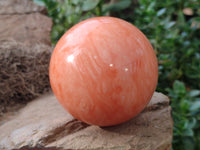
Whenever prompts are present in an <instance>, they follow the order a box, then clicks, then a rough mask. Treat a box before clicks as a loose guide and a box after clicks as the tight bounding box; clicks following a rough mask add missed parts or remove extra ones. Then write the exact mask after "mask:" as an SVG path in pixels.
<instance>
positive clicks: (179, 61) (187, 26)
mask: <svg viewBox="0 0 200 150" xmlns="http://www.w3.org/2000/svg"><path fill="white" fill-rule="evenodd" d="M34 2H36V3H37V4H40V5H44V6H46V7H47V10H48V15H49V16H50V17H51V18H52V19H53V22H54V26H53V29H52V34H51V39H52V43H53V44H55V43H56V42H57V41H58V39H59V38H60V37H61V36H62V35H63V34H64V32H65V31H66V30H68V29H69V28H70V27H72V26H73V25H74V24H76V23H78V22H80V21H82V20H85V19H87V18H90V17H95V16H105V15H110V16H114V17H119V18H122V19H124V20H127V21H129V22H131V23H132V24H134V25H135V26H137V27H138V28H139V29H140V30H141V31H142V32H143V33H144V34H145V35H146V36H147V37H148V39H149V40H150V42H151V43H152V45H153V47H154V49H155V52H156V54H157V58H158V62H159V81H158V86H157V91H160V92H163V93H165V94H167V95H168V96H169V97H170V98H171V106H172V109H173V111H172V114H173V119H174V132H173V150H199V149H200V90H199V89H200V2H199V0H165V1H161V0H118V1H116V0H59V1H56V0H34ZM185 8H187V9H188V8H189V10H190V11H191V12H192V14H188V13H186V12H185V13H184V9H185Z"/></svg>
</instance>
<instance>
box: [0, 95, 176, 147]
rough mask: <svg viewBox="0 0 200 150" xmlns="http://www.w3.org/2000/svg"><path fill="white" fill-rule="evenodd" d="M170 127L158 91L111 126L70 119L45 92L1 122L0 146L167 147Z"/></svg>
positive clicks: (165, 101) (165, 104) (167, 108)
mask: <svg viewBox="0 0 200 150" xmlns="http://www.w3.org/2000/svg"><path fill="white" fill-rule="evenodd" d="M172 128H173V121H172V117H171V107H170V106H169V99H168V97H166V96H165V95H163V94H161V93H157V92H155V93H154V95H153V97H152V99H151V101H150V103H149V104H148V106H147V107H146V108H145V110H144V111H143V112H142V113H140V114H139V115H138V116H137V117H135V118H133V119H131V120H129V121H127V122H125V123H123V124H120V125H116V126H112V127H98V126H93V125H87V124H85V123H83V122H81V121H78V120H76V119H74V118H73V117H72V116H71V115H70V114H69V113H67V112H66V111H65V110H64V109H63V108H62V107H61V105H60V104H59V103H58V101H57V100H56V98H55V96H54V95H53V94H48V95H45V96H42V97H40V98H38V99H36V100H34V101H32V102H30V103H29V104H28V105H27V106H26V107H24V108H23V109H21V110H20V111H19V112H17V113H16V114H15V115H14V116H13V117H12V118H10V119H9V120H7V121H4V122H3V123H2V125H1V126H0V133H1V134H0V149H2V150H4V149H5V150H6V149H23V148H26V149H29V148H39V149H43V148H53V149H81V150H85V149H88V150H103V149H104V150H110V149H111V150H112V149H113V150H141V149H142V150H170V148H171V142H172Z"/></svg>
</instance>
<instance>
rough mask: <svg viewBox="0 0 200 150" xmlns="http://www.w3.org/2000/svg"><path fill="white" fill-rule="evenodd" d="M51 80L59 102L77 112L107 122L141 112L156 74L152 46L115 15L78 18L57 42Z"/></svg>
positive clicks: (84, 117)
mask: <svg viewBox="0 0 200 150" xmlns="http://www.w3.org/2000/svg"><path fill="white" fill-rule="evenodd" d="M49 69H50V82H51V87H52V89H53V92H54V94H55V95H56V97H57V99H58V101H59V102H60V103H61V105H62V106H63V107H64V108H65V109H66V110H67V111H68V112H69V113H70V114H71V115H72V116H74V117H75V118H77V119H79V120H81V121H83V122H85V123H88V124H93V125H98V126H111V125H117V124H120V123H122V122H125V121H127V120H129V119H131V118H133V117H134V116H136V115H137V114H139V113H140V112H141V111H142V110H143V109H144V108H145V106H146V105H147V104H148V102H149V101H150V99H151V97H152V95H153V93H154V91H155V88H156V85H157V79H158V64H157V59H156V56H155V53H154V50H153V48H152V46H151V44H150V43H149V41H148V39H147V38H146V37H145V35H144V34H143V33H142V32H141V31H140V30H139V29H137V28H136V27H135V26H133V25H132V24H130V23H128V22H126V21H124V20H121V19H118V18H113V17H96V18H92V19H88V20H85V21H83V22H80V23H78V24H77V25H75V26H74V27H72V28H71V29H70V30H68V31H67V32H66V33H65V34H64V35H63V36H62V38H61V39H60V40H59V42H58V43H57V45H56V47H55V49H54V51H53V54H52V57H51V61H50V68H49Z"/></svg>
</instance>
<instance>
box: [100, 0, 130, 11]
mask: <svg viewBox="0 0 200 150" xmlns="http://www.w3.org/2000/svg"><path fill="white" fill-rule="evenodd" d="M131 2H132V1H131V0H120V1H119V2H116V3H113V4H112V3H109V4H105V5H104V6H103V11H104V12H107V11H120V10H123V9H126V8H128V7H129V6H130V5H131Z"/></svg>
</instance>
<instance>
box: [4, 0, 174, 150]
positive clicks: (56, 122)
mask: <svg viewBox="0 0 200 150" xmlns="http://www.w3.org/2000/svg"><path fill="white" fill-rule="evenodd" d="M45 14H46V9H45V8H44V7H40V6H37V5H35V4H34V3H33V2H31V1H30V0H6V1H5V0H0V20H1V21H0V34H1V36H0V54H1V55H0V59H1V58H2V55H4V54H5V53H4V52H3V51H5V50H6V51H8V50H10V51H11V53H15V54H16V55H15V56H17V54H18V53H17V52H18V51H19V50H20V51H21V52H22V54H24V55H20V61H21V62H20V63H22V60H23V61H24V60H25V58H26V57H29V55H30V56H34V57H36V56H37V57H36V59H37V60H40V59H41V57H40V55H41V51H38V52H39V53H38V55H32V53H31V54H29V53H26V49H27V51H31V52H33V51H35V49H36V48H35V45H39V46H37V49H38V48H39V49H42V48H43V51H45V50H46V52H47V56H48V55H49V54H50V52H51V50H50V49H51V45H50V43H51V41H50V31H51V26H52V21H51V19H50V18H48V17H47V16H45ZM5 41H6V42H7V41H9V42H11V43H12V44H9V42H7V43H5ZM13 43H14V47H13ZM2 45H5V46H2ZM44 47H49V48H44ZM12 49H14V51H12ZM15 51H17V52H15ZM9 54H10V53H9ZM12 56H13V55H12ZM34 57H33V58H34ZM4 58H5V57H4ZM6 58H7V57H6ZM43 59H44V58H43ZM3 60H6V59H3ZM33 60H34V59H33ZM44 60H46V59H44ZM30 61H32V59H30ZM34 61H35V60H34ZM39 62H40V61H39ZM12 65H13V64H11V66H12ZM22 66H23V67H25V68H28V69H33V70H35V68H33V66H32V65H31V66H30V65H29V66H26V65H25V64H23V65H21V68H22ZM29 67H31V68H29ZM38 67H39V65H38ZM43 67H44V66H43ZM4 68H5V67H4ZM21 68H20V69H21ZM44 68H46V70H44V71H43V70H42V72H41V75H42V74H44V75H45V74H46V73H48V69H47V68H48V63H47V64H46V65H45V67H44ZM0 69H1V71H0V149H1V150H8V149H9V150H10V149H16V150H27V149H31V150H43V149H46V150H54V149H56V150H57V149H81V150H170V148H171V143H172V129H173V120H172V116H171V107H170V105H169V99H168V97H166V96H165V95H163V94H161V93H157V92H155V93H154V95H153V97H152V99H151V101H150V103H149V104H148V106H147V107H146V108H145V110H144V111H143V112H142V113H140V114H139V115H138V116H137V117H135V118H133V119H131V120H129V121H127V122H125V123H123V124H120V125H116V126H112V127H98V126H93V125H88V124H85V123H83V122H81V121H78V120H76V119H75V118H73V117H72V116H71V115H70V114H69V113H68V112H66V111H65V110H64V109H63V108H62V107H61V105H60V104H59V103H58V102H57V100H56V97H55V96H54V95H53V94H52V93H51V92H50V93H46V94H42V93H45V92H46V91H48V89H50V86H49V84H46V83H43V82H42V81H43V80H42V81H40V82H36V81H35V82H34V83H35V85H33V86H30V85H27V86H26V88H25V89H28V91H26V92H28V93H26V94H25V95H26V97H29V99H27V100H26V102H25V103H24V101H22V102H23V103H19V102H20V101H19V100H21V99H23V97H20V96H22V93H18V95H17V97H16V95H14V96H13V93H11V92H8V93H10V95H9V94H8V95H9V96H10V97H11V98H10V97H9V96H7V94H5V93H6V88H5V85H3V84H2V83H6V81H7V78H8V77H6V76H5V73H4V72H5V71H6V70H5V71H4V72H3V71H2V70H3V67H2V68H1V66H0ZM20 71H21V72H22V73H23V72H24V69H21V70H20ZM17 72H19V71H17ZM37 74H38V73H37ZM37 74H36V75H37ZM39 74H40V73H39ZM28 75H29V74H25V76H24V78H23V80H19V81H20V82H18V83H19V86H18V87H17V88H15V89H16V91H17V89H20V88H21V87H24V86H25V85H26V84H23V85H20V84H21V83H22V81H26V82H27V83H32V81H33V80H31V79H28V78H29V77H28ZM34 75H35V74H34ZM15 76H16V75H15ZM46 79H48V76H47V77H46ZM16 81H18V79H16ZM41 84H42V85H45V86H44V88H42V89H45V90H39V91H37V90H35V89H38V87H40V86H41ZM12 87H13V84H11V85H10V89H12ZM28 87H31V89H29V88H28ZM12 91H13V89H12ZM24 91H25V90H24ZM17 92H18V91H17ZM14 94H16V93H14ZM31 94H33V96H32V97H38V98H36V99H30V98H31V96H30V95H31ZM34 94H35V95H34ZM41 95H42V96H41ZM26 97H25V98H26ZM6 98H10V99H6ZM16 99H19V100H18V101H16ZM10 102H12V105H11V106H10V104H9V103H10ZM5 104H9V107H7V108H6V109H5ZM2 113H3V114H2Z"/></svg>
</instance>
